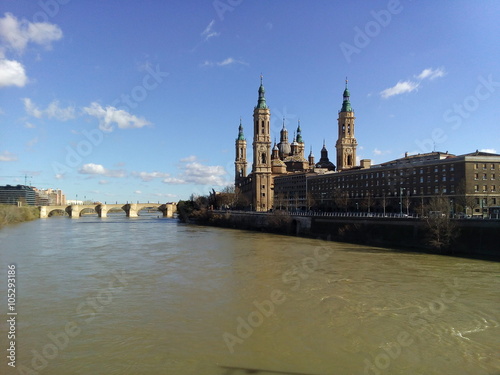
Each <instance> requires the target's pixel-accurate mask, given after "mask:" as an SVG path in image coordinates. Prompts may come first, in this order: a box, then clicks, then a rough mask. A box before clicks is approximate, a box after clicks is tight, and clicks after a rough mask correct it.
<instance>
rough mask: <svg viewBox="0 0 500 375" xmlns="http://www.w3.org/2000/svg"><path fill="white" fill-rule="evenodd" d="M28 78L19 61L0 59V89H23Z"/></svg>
mask: <svg viewBox="0 0 500 375" xmlns="http://www.w3.org/2000/svg"><path fill="white" fill-rule="evenodd" d="M26 82H28V77H27V76H26V72H25V70H24V66H23V64H21V63H20V62H19V61H14V60H7V59H0V87H7V86H17V87H24V86H25V85H26Z"/></svg>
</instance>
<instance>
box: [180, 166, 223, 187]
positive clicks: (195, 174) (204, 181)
mask: <svg viewBox="0 0 500 375" xmlns="http://www.w3.org/2000/svg"><path fill="white" fill-rule="evenodd" d="M226 175H227V172H226V170H225V169H224V167H222V166H220V165H203V164H201V163H198V162H191V163H187V164H186V165H185V166H184V172H183V173H182V175H181V177H182V179H183V180H184V181H186V183H192V184H196V185H216V186H223V185H226V184H227V181H226V179H225V178H223V177H224V176H226Z"/></svg>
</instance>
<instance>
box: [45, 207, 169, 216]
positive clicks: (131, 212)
mask: <svg viewBox="0 0 500 375" xmlns="http://www.w3.org/2000/svg"><path fill="white" fill-rule="evenodd" d="M113 208H114V209H116V208H119V209H121V210H123V211H125V213H126V214H127V217H137V216H138V213H139V211H140V210H143V209H145V208H154V209H156V210H158V211H161V212H162V214H163V217H173V216H174V213H176V212H177V203H164V204H161V203H126V204H103V203H98V204H72V205H69V206H39V209H40V218H42V219H43V218H47V217H49V216H50V214H51V213H52V212H54V211H64V212H66V213H67V214H68V215H69V217H71V218H78V217H80V216H81V215H82V211H83V210H85V209H92V210H94V211H95V212H97V215H98V216H99V217H107V216H108V211H109V210H111V209H113Z"/></svg>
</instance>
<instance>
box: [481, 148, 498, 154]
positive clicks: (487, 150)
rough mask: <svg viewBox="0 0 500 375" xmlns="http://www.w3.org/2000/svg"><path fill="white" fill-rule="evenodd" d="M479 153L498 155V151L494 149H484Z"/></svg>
mask: <svg viewBox="0 0 500 375" xmlns="http://www.w3.org/2000/svg"><path fill="white" fill-rule="evenodd" d="M479 151H481V152H489V153H490V154H496V153H497V150H496V149H494V148H482V149H481V150H479Z"/></svg>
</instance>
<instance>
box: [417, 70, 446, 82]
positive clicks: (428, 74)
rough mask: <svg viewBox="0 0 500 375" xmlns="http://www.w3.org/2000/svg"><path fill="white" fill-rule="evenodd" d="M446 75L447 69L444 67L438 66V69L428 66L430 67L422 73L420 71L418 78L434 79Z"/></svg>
mask: <svg viewBox="0 0 500 375" xmlns="http://www.w3.org/2000/svg"><path fill="white" fill-rule="evenodd" d="M444 75H445V71H444V69H443V68H437V69H432V68H428V69H424V70H422V73H420V74H419V75H418V76H416V78H418V79H419V80H423V79H426V78H429V79H430V80H433V79H435V78H438V77H443V76H444Z"/></svg>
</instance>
